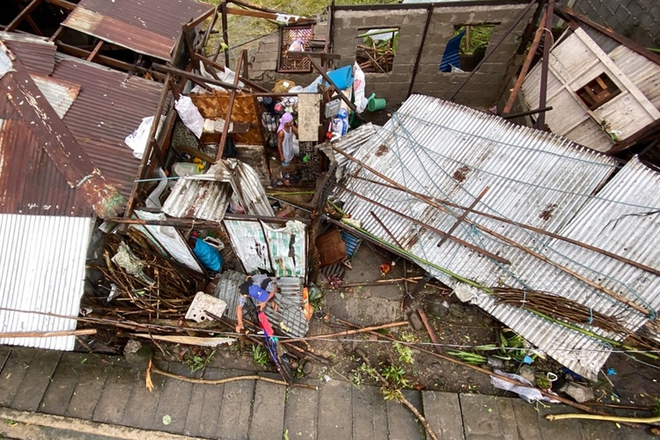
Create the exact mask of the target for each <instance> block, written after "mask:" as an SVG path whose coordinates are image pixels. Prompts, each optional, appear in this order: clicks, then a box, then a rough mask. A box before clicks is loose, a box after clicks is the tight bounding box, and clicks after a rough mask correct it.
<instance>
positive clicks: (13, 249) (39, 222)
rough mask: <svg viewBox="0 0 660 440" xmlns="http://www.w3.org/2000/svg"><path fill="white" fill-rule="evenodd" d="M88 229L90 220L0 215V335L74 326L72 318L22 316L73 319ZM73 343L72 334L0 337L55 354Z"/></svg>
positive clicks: (81, 284)
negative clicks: (61, 335)
mask: <svg viewBox="0 0 660 440" xmlns="http://www.w3.org/2000/svg"><path fill="white" fill-rule="evenodd" d="M93 226H94V219H92V218H83V217H59V216H37V215H14V214H0V249H1V250H2V251H0V331H2V332H31V331H37V332H47V331H65V330H74V329H75V328H76V323H77V321H76V320H75V319H66V318H59V317H53V316H47V315H45V314H36V313H23V312H41V313H50V314H55V315H62V316H69V317H72V318H76V317H77V316H78V311H79V307H80V298H81V297H82V294H83V290H84V282H85V262H86V257H87V248H88V246H89V242H90V239H91V235H92V228H93ZM8 309H11V310H8ZM15 310H20V311H23V312H18V311H15ZM74 343H75V337H74V336H63V337H53V338H0V344H12V345H24V346H28V347H40V348H49V349H56V350H73V348H74Z"/></svg>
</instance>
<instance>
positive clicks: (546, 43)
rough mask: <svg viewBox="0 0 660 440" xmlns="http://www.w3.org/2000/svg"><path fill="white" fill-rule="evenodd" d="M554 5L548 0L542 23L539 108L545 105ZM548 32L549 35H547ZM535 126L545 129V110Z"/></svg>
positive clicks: (551, 0)
mask: <svg viewBox="0 0 660 440" xmlns="http://www.w3.org/2000/svg"><path fill="white" fill-rule="evenodd" d="M554 7H555V0H548V9H547V10H546V12H545V15H546V18H545V19H546V21H545V23H544V24H543V27H544V28H546V32H544V33H543V35H545V37H544V39H543V62H542V64H541V90H540V92H539V108H543V107H545V104H546V102H547V99H548V65H549V63H550V60H549V58H550V46H551V44H552V41H553V38H552V32H551V31H550V29H552V18H553V15H552V14H553V9H554ZM548 33H549V34H550V36H548ZM536 128H537V129H538V130H544V129H545V112H541V113H539V118H538V119H537V120H536Z"/></svg>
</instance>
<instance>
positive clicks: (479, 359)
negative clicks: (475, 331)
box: [447, 350, 488, 365]
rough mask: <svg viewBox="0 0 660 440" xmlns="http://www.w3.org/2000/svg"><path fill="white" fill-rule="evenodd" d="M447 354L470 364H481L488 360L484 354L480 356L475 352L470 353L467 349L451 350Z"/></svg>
mask: <svg viewBox="0 0 660 440" xmlns="http://www.w3.org/2000/svg"><path fill="white" fill-rule="evenodd" d="M447 354H448V355H451V356H455V357H457V358H459V359H460V360H462V361H463V362H466V363H468V364H472V365H481V364H485V363H486V362H487V361H488V359H487V358H486V356H482V355H480V354H477V353H471V352H469V351H459V350H453V351H448V352H447Z"/></svg>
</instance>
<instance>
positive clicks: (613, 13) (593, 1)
mask: <svg viewBox="0 0 660 440" xmlns="http://www.w3.org/2000/svg"><path fill="white" fill-rule="evenodd" d="M561 3H562V4H566V5H568V6H572V7H573V9H575V11H577V12H579V13H581V14H584V15H586V16H587V17H589V18H590V19H592V20H593V21H595V22H596V23H599V24H602V25H604V26H607V27H610V28H612V29H614V30H615V31H616V32H617V33H619V34H621V35H623V36H624V37H628V38H630V39H631V40H633V41H636V42H637V43H639V44H641V45H644V46H647V47H654V48H660V1H658V0H562V2H561Z"/></svg>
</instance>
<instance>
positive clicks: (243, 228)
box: [223, 219, 307, 279]
mask: <svg viewBox="0 0 660 440" xmlns="http://www.w3.org/2000/svg"><path fill="white" fill-rule="evenodd" d="M223 224H224V226H225V229H226V231H227V234H228V235H229V238H230V240H231V243H232V246H233V249H234V252H236V255H237V256H238V258H239V259H240V260H241V263H243V268H244V269H245V271H246V272H248V273H258V272H259V271H260V270H265V271H267V272H269V273H274V274H275V276H278V277H300V278H303V279H305V278H306V276H307V227H306V226H305V224H303V223H301V222H299V221H296V220H291V221H288V222H287V223H286V226H285V227H275V226H272V225H267V224H266V223H264V222H261V221H256V220H255V221H250V220H226V219H225V220H224V222H223Z"/></svg>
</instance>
